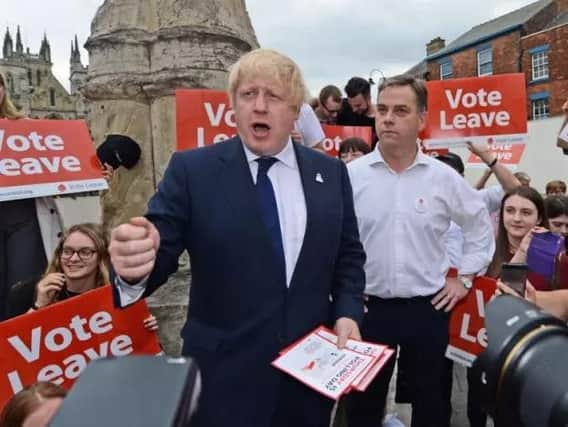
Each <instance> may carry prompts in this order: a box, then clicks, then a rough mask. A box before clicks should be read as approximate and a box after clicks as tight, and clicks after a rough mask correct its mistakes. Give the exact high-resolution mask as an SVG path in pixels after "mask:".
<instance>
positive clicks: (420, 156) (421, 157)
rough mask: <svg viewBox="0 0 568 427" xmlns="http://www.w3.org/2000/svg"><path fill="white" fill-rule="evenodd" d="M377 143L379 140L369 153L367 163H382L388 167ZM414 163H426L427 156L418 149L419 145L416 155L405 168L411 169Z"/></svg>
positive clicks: (371, 164)
mask: <svg viewBox="0 0 568 427" xmlns="http://www.w3.org/2000/svg"><path fill="white" fill-rule="evenodd" d="M379 145H380V141H379V142H378V143H377V145H376V147H375V149H374V150H373V151H372V152H371V153H370V154H369V165H370V166H373V165H375V164H380V163H382V164H383V165H385V166H386V167H388V168H389V169H390V166H389V165H388V163H387V162H386V161H385V159H384V158H383V155H382V154H381V151H380V150H379ZM416 165H425V166H426V165H428V156H427V155H426V154H424V153H423V152H422V151H420V147H418V152H417V153H416V157H415V158H414V161H413V162H412V164H411V165H410V166H409V167H408V168H406V169H407V170H408V169H412V168H414V167H415V166H416Z"/></svg>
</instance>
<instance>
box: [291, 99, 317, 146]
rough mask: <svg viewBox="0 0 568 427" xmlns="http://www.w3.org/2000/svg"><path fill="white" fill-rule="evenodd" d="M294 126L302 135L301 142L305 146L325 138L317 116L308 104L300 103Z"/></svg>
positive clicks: (312, 144)
mask: <svg viewBox="0 0 568 427" xmlns="http://www.w3.org/2000/svg"><path fill="white" fill-rule="evenodd" d="M294 127H295V128H296V130H297V131H298V132H299V133H300V134H301V135H302V138H303V142H302V143H303V145H305V146H306V147H310V148H311V147H313V146H314V145H316V144H318V143H320V142H321V141H322V140H323V139H324V138H325V134H324V133H323V129H322V127H321V123H320V121H319V120H318V116H316V113H315V112H314V110H313V108H312V107H310V104H306V103H304V104H302V107H301V108H300V114H299V115H298V120H296V123H295V125H294Z"/></svg>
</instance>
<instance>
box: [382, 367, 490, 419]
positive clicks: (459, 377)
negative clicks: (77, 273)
mask: <svg viewBox="0 0 568 427" xmlns="http://www.w3.org/2000/svg"><path fill="white" fill-rule="evenodd" d="M466 399H467V379H466V369H465V368H464V367H463V366H460V365H458V364H457V363H456V364H454V388H453V392H452V427H469V423H468V421H467V406H466V402H467V400H466ZM389 402H390V405H389V406H390V411H391V412H395V413H397V414H398V417H399V418H400V419H401V420H402V422H403V423H404V424H405V425H406V426H410V413H411V410H410V405H395V404H394V387H393V385H392V383H391V392H390V398H389ZM487 427H493V422H491V421H489V422H488V423H487Z"/></svg>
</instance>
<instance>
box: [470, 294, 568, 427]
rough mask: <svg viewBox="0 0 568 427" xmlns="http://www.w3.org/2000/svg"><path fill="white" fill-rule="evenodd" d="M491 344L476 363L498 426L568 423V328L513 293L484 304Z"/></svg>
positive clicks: (486, 401) (485, 400) (484, 402)
mask: <svg viewBox="0 0 568 427" xmlns="http://www.w3.org/2000/svg"><path fill="white" fill-rule="evenodd" d="M485 326H486V328H487V335H488V345H487V349H486V350H485V351H484V352H483V353H482V354H481V355H480V356H479V357H478V358H477V359H476V361H475V362H474V364H473V369H474V372H475V378H476V381H478V384H474V386H477V387H478V388H479V389H480V390H481V393H480V395H481V396H482V402H481V404H482V407H483V408H484V409H485V410H486V411H487V413H488V414H489V415H491V416H492V417H493V419H494V422H495V426H496V427H546V426H548V427H560V426H562V427H565V426H567V425H568V328H567V327H566V324H565V323H564V322H563V321H562V320H560V319H557V318H555V317H553V316H551V315H549V314H547V313H545V312H543V311H542V310H541V309H540V308H539V307H537V306H535V305H533V304H531V303H529V302H527V301H525V300H523V299H521V298H516V297H513V296H509V295H502V296H499V297H497V298H495V299H494V300H493V301H492V302H491V303H489V304H488V305H487V307H486V312H485Z"/></svg>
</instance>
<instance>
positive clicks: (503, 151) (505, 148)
mask: <svg viewBox="0 0 568 427" xmlns="http://www.w3.org/2000/svg"><path fill="white" fill-rule="evenodd" d="M491 151H492V152H493V153H494V154H495V156H497V161H498V162H499V163H501V164H502V165H505V166H517V165H518V164H519V163H520V162H521V158H522V157H523V153H524V152H525V144H504V145H495V144H492V145H491ZM467 165H468V166H472V167H486V165H485V163H484V162H483V161H482V160H481V159H480V158H479V157H477V156H476V155H475V154H473V153H470V154H469V158H468V159H467Z"/></svg>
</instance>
